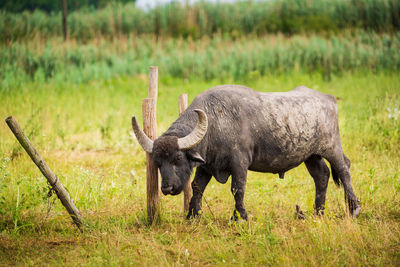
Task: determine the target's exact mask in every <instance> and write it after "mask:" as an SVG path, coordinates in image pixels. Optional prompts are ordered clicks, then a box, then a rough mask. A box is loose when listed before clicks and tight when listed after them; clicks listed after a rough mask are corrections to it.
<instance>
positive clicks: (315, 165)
mask: <svg viewBox="0 0 400 267" xmlns="http://www.w3.org/2000/svg"><path fill="white" fill-rule="evenodd" d="M304 163H305V164H306V167H307V170H308V172H309V173H310V174H311V176H312V178H313V179H314V183H315V207H314V208H315V213H316V214H317V215H323V214H324V210H325V198H326V189H327V188H328V181H329V168H328V166H326V164H325V161H324V159H323V158H322V157H321V156H319V155H311V156H310V157H309V158H308V159H307V160H305V161H304Z"/></svg>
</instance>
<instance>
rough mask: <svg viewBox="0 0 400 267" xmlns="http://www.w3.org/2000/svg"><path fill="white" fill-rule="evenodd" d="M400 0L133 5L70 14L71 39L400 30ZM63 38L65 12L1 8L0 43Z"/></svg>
mask: <svg viewBox="0 0 400 267" xmlns="http://www.w3.org/2000/svg"><path fill="white" fill-rule="evenodd" d="M399 12H400V1H399V0H294V1H293V0H272V1H242V2H238V3H209V2H200V3H196V4H194V5H190V6H186V5H182V4H180V3H178V2H173V3H170V4H165V5H161V6H158V7H156V8H154V9H151V10H149V11H143V10H140V9H138V8H136V7H135V6H134V4H126V5H123V4H115V3H114V4H110V5H108V6H107V7H106V8H104V9H99V10H92V9H82V10H79V11H75V12H71V13H70V14H69V17H68V25H69V33H70V36H71V38H76V39H79V40H89V39H93V38H96V37H98V36H103V37H106V38H114V37H116V36H120V35H127V34H132V35H142V34H155V35H157V36H169V37H171V36H172V37H177V36H181V37H189V36H190V37H192V38H200V37H202V36H213V35H215V34H222V35H225V34H226V35H233V36H242V35H248V34H254V35H264V34H266V33H277V32H282V33H287V34H295V33H301V32H337V31H339V30H342V29H348V28H360V29H365V30H373V31H385V32H393V31H397V30H399V29H400V15H399ZM35 36H40V37H41V38H49V37H53V36H61V14H60V13H50V14H47V13H44V12H42V11H34V12H28V11H26V12H23V13H20V14H14V13H8V12H4V11H1V12H0V41H1V42H7V41H14V40H20V39H24V40H29V39H31V38H33V37H35Z"/></svg>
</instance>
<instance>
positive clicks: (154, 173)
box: [142, 67, 160, 224]
mask: <svg viewBox="0 0 400 267" xmlns="http://www.w3.org/2000/svg"><path fill="white" fill-rule="evenodd" d="M157 83H158V68H157V67H150V73H149V98H145V99H143V103H142V113H143V130H144V132H145V134H146V135H147V136H148V137H149V138H150V139H151V140H154V139H156V137H157V119H156V106H157V91H158V85H157ZM146 178H147V216H148V221H149V223H150V224H152V223H153V221H154V219H155V217H156V215H157V213H158V204H159V199H160V181H159V178H158V169H157V166H156V165H155V163H154V161H153V159H152V158H151V155H150V154H149V153H146Z"/></svg>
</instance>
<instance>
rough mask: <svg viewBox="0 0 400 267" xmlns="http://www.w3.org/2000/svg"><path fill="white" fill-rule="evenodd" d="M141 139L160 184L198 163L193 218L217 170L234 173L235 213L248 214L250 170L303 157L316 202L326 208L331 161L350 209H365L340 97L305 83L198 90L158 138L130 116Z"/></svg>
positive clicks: (174, 188) (167, 187)
mask: <svg viewBox="0 0 400 267" xmlns="http://www.w3.org/2000/svg"><path fill="white" fill-rule="evenodd" d="M132 126H133V130H134V132H135V134H136V137H137V140H138V141H139V143H140V144H141V146H142V147H143V148H144V150H145V151H147V152H149V153H152V157H153V160H154V162H155V163H156V165H157V166H158V168H159V169H160V172H161V176H162V188H161V190H162V192H163V193H164V194H165V195H167V194H171V195H177V194H179V193H180V192H181V191H182V189H183V186H184V184H186V183H187V181H188V180H189V178H190V174H191V172H192V169H193V168H194V167H195V166H197V170H196V175H195V178H194V180H193V182H192V188H193V197H192V200H191V201H190V208H189V213H188V218H190V217H192V216H196V215H198V213H199V211H200V209H201V198H202V195H203V192H204V189H205V188H206V186H207V184H208V182H209V181H210V179H211V176H214V177H215V179H216V180H217V181H218V182H220V183H226V181H227V180H228V177H229V176H232V185H231V191H232V193H233V195H234V198H235V211H234V218H235V219H237V214H238V213H239V214H240V217H241V218H243V219H247V213H246V210H245V207H244V204H243V198H244V192H245V185H246V176H247V170H252V171H257V172H269V173H278V174H279V176H280V177H281V178H283V175H284V173H285V172H287V171H288V170H290V169H292V168H294V167H296V166H298V165H299V164H301V163H302V162H304V163H305V165H306V167H307V169H308V171H309V172H310V174H311V176H312V177H313V179H314V182H315V188H316V194H315V210H316V212H317V214H319V213H322V212H323V210H324V205H325V195H326V189H327V186H328V180H329V168H328V167H327V165H326V164H325V161H324V159H326V160H327V161H328V162H329V163H330V165H331V169H332V176H333V180H334V182H335V183H336V184H337V185H340V184H343V187H344V192H345V199H346V201H347V203H348V206H349V210H350V213H351V215H352V216H357V215H358V214H359V212H360V210H361V207H360V204H359V200H358V199H357V197H356V196H355V194H354V192H353V188H352V186H351V182H350V171H349V168H350V161H349V160H348V158H347V157H346V156H345V155H344V153H343V150H342V145H341V142H340V135H339V128H338V116H337V107H336V101H335V98H334V97H333V96H331V95H327V94H323V93H320V92H318V91H315V90H312V89H309V88H306V87H304V86H300V87H297V88H295V89H294V90H292V91H290V92H286V93H260V92H257V91H254V90H253V89H250V88H247V87H244V86H238V85H223V86H217V87H214V88H211V89H209V90H207V91H205V92H203V93H201V94H199V95H198V96H197V97H196V98H195V99H194V100H193V102H192V104H191V105H190V106H189V107H188V108H187V110H186V111H185V112H184V113H183V114H182V115H181V116H180V117H179V118H178V119H177V120H176V121H175V122H174V123H173V124H172V125H171V127H169V129H168V130H167V131H166V132H165V133H164V134H163V135H162V136H160V137H159V138H157V139H156V140H155V141H154V142H153V141H151V140H150V139H149V138H148V137H147V136H146V135H145V134H144V133H143V132H142V131H141V130H140V128H139V126H138V124H137V121H136V119H135V117H133V118H132Z"/></svg>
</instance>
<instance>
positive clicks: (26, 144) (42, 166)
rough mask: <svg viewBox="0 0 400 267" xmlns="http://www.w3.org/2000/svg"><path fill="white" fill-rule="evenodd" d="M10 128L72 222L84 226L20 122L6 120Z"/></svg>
mask: <svg viewBox="0 0 400 267" xmlns="http://www.w3.org/2000/svg"><path fill="white" fill-rule="evenodd" d="M6 123H7V125H8V127H10V129H11V131H12V132H13V133H14V135H15V137H16V138H17V140H18V141H19V143H20V144H21V146H22V147H23V148H24V149H25V151H26V153H28V155H29V156H30V157H31V159H32V161H33V162H34V163H35V164H36V166H37V167H38V168H39V170H40V171H41V172H42V174H43V175H44V176H45V177H46V179H47V181H48V182H49V184H50V186H51V187H52V189H53V190H54V191H55V192H56V194H57V196H58V198H59V199H60V200H61V203H62V204H63V206H64V207H65V208H66V209H67V211H68V213H69V214H70V215H71V218H72V220H73V221H74V223H75V224H76V226H78V228H80V227H81V226H82V221H81V215H80V213H79V210H78V209H77V208H76V207H75V205H74V203H73V202H72V199H71V198H70V196H69V194H68V192H67V190H65V188H64V186H63V185H62V184H61V182H60V181H59V180H58V177H57V176H56V175H55V174H54V173H53V172H52V171H51V170H50V168H49V166H48V165H47V164H46V162H45V161H44V160H43V158H42V157H41V156H40V155H39V153H38V152H37V151H36V149H35V148H34V147H33V145H32V144H31V142H30V141H29V139H28V137H26V135H25V134H24V131H23V130H22V129H21V127H20V126H19V124H18V122H17V121H16V120H15V119H14V118H13V117H12V116H10V117H8V118H7V119H6Z"/></svg>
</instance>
